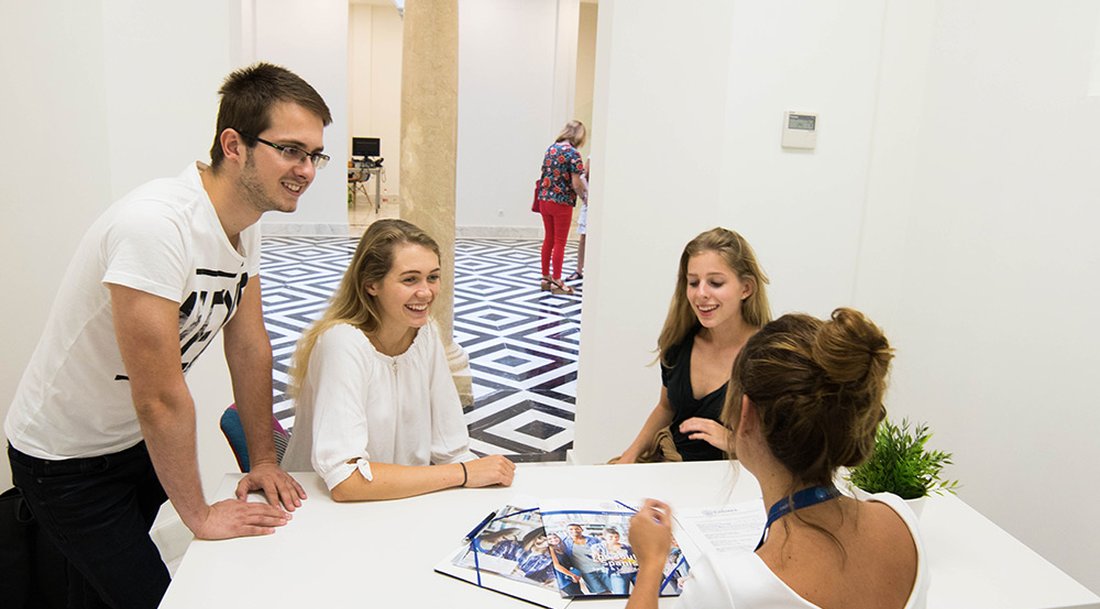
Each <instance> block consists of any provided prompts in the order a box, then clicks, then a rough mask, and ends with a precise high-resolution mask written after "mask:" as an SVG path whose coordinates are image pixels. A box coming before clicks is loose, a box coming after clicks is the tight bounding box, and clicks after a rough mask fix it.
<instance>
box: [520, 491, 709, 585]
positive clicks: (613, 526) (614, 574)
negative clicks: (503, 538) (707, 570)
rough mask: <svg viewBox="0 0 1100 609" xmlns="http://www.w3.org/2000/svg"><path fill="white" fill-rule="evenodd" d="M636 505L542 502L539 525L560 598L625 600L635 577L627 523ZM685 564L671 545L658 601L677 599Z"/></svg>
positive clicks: (684, 572)
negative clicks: (551, 559)
mask: <svg viewBox="0 0 1100 609" xmlns="http://www.w3.org/2000/svg"><path fill="white" fill-rule="evenodd" d="M641 503H642V502H641V501H631V502H623V501H614V500H612V501H592V500H563V499H554V500H545V501H543V502H542V504H541V508H542V524H543V526H544V527H545V530H546V533H547V536H548V538H549V539H550V541H551V548H552V549H553V548H556V551H553V550H552V556H553V557H554V558H555V567H558V570H557V573H556V577H557V579H558V585H559V587H560V588H561V593H562V594H563V595H565V596H569V597H578V596H596V595H614V596H628V595H629V594H630V591H631V589H632V588H633V587H634V581H635V578H636V577H637V575H638V560H637V559H636V558H635V557H634V551H633V550H632V549H631V547H630V541H629V538H630V518H631V517H632V516H634V513H635V512H637V511H638V507H639V506H640V505H641ZM688 569H689V566H688V562H687V560H686V559H685V558H684V556H683V552H682V551H681V549H680V546H679V545H678V544H677V543H676V540H675V539H673V541H672V549H671V550H670V551H669V554H668V559H667V560H666V561H665V565H664V569H662V572H663V575H664V577H663V579H662V580H661V596H676V595H678V594H680V589H681V584H682V582H683V579H684V578H685V577H686V576H687V573H688Z"/></svg>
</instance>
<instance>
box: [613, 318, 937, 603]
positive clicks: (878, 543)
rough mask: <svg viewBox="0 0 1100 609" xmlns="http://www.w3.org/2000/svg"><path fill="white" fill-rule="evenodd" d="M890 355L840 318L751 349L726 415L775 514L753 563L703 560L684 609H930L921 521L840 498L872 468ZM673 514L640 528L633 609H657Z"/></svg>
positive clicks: (777, 329) (770, 330) (635, 527)
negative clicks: (844, 476)
mask: <svg viewBox="0 0 1100 609" xmlns="http://www.w3.org/2000/svg"><path fill="white" fill-rule="evenodd" d="M892 357H893V350H892V349H891V348H890V345H889V343H888V342H887V340H886V337H885V336H884V335H883V334H882V331H881V330H879V328H878V327H877V326H875V325H874V324H873V323H872V322H871V321H870V320H868V319H867V318H866V317H864V316H863V314H861V313H860V312H858V311H855V310H852V309H837V310H835V311H833V314H832V316H831V318H830V319H829V320H827V321H822V320H819V319H816V318H813V317H810V316H808V315H784V316H783V317H781V318H779V319H777V320H775V321H773V322H771V323H770V324H768V325H767V326H765V327H764V328H763V329H762V330H761V331H760V332H758V333H757V334H756V335H755V336H753V337H752V338H751V339H749V341H748V343H747V344H746V345H745V348H744V349H742V351H741V354H740V355H739V356H738V357H737V361H736V362H735V364H734V366H733V374H732V377H731V379H730V386H729V390H728V392H727V396H726V408H725V411H724V414H723V417H724V420H725V424H726V426H727V427H728V429H729V438H730V442H731V445H732V446H733V447H734V448H735V449H736V452H737V457H738V459H739V460H740V462H741V464H742V465H743V466H744V468H745V469H746V470H748V471H749V472H750V473H752V474H753V475H754V476H755V477H756V479H757V480H758V481H759V482H760V490H761V492H762V494H763V499H764V505H765V506H770V509H769V510H768V524H767V525H766V526H765V528H764V531H763V535H762V537H761V541H760V544H759V545H758V546H757V548H756V551H755V552H753V553H749V552H746V553H744V554H738V555H723V556H712V555H706V556H704V557H703V559H702V560H700V561H697V563H696V564H693V565H692V570H691V575H690V576H689V578H688V580H687V582H686V583H685V585H684V590H683V593H682V595H681V596H680V598H679V599H678V604H677V607H681V608H695V607H700V608H701V607H706V608H707V609H716V608H720V607H737V608H739V609H751V608H753V607H819V608H821V609H840V608H844V609H864V608H866V609H870V608H874V609H920V608H923V607H924V606H925V598H926V595H927V590H928V575H927V566H926V564H925V559H924V550H923V546H922V544H921V540H920V536H919V534H918V532H917V520H916V516H915V515H914V514H913V512H912V510H910V509H909V507H908V506H907V505H905V502H904V501H902V500H901V499H900V498H898V497H896V496H895V495H891V494H889V493H879V494H876V495H872V496H871V498H870V499H869V500H867V501H858V500H856V499H852V498H849V497H846V496H843V495H841V494H840V493H839V491H837V489H836V487H835V486H834V485H833V479H834V476H835V475H836V470H837V468H839V467H841V466H845V467H852V466H855V465H858V464H860V463H862V462H863V461H864V460H866V459H867V458H868V457H869V456H870V454H871V451H872V450H873V448H874V443H875V430H876V428H877V426H878V424H879V422H880V421H881V420H882V419H883V417H884V416H885V409H884V408H883V402H882V400H883V394H884V393H885V390H886V374H887V371H888V369H889V365H890V360H891V358H892ZM670 526H671V511H670V510H669V507H668V506H667V505H666V504H664V503H661V502H660V501H654V500H652V499H651V500H648V501H646V503H645V505H644V506H643V508H642V509H641V510H640V511H639V512H638V514H637V515H636V516H635V517H634V518H633V519H632V520H631V523H630V542H631V545H632V546H633V548H634V553H635V555H636V556H637V557H638V562H639V574H638V578H637V584H636V587H635V592H634V594H633V595H632V596H631V598H630V602H629V604H628V605H627V607H628V608H629V609H643V608H646V607H656V606H657V595H658V587H659V586H660V583H661V568H662V567H663V566H664V559H665V556H667V555H668V551H669V547H670V540H671V528H670Z"/></svg>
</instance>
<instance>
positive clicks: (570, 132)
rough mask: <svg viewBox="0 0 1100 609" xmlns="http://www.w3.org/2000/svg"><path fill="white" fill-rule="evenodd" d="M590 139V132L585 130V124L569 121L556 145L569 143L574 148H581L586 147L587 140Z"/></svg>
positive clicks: (559, 135)
mask: <svg viewBox="0 0 1100 609" xmlns="http://www.w3.org/2000/svg"><path fill="white" fill-rule="evenodd" d="M587 138H588V130H587V129H585V128H584V123H582V122H580V121H569V122H568V123H565V126H564V127H562V129H561V133H559V134H558V137H557V138H556V139H555V140H554V143H555V144H556V143H558V142H569V143H570V144H573V147H574V148H580V147H581V146H584V142H585V140H586V139H587Z"/></svg>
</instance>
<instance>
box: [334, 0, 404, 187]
mask: <svg viewBox="0 0 1100 609" xmlns="http://www.w3.org/2000/svg"><path fill="white" fill-rule="evenodd" d="M349 9H350V13H349V15H348V87H349V93H350V95H349V100H350V102H349V107H348V112H349V119H350V120H349V124H350V125H351V136H352V137H377V138H381V140H382V142H381V144H382V150H381V152H382V157H383V158H384V159H385V162H384V163H383V166H384V167H385V169H386V180H385V182H384V183H383V184H382V196H383V197H385V196H388V195H393V196H397V193H398V192H400V185H401V184H400V182H399V178H400V174H401V53H402V28H403V25H402V21H401V17H400V16H399V15H398V14H397V8H395V7H394V5H393V3H390V4H389V5H387V6H377V5H371V4H352V5H351V6H350V7H349ZM347 146H348V150H349V152H348V154H351V152H350V150H351V149H350V146H351V139H350V138H348V141H347ZM371 188H372V189H373V185H372V187H371ZM372 192H373V190H372Z"/></svg>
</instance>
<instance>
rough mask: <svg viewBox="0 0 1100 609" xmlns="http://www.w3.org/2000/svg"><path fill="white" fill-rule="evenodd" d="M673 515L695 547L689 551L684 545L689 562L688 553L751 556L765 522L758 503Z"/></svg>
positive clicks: (752, 502)
mask: <svg viewBox="0 0 1100 609" xmlns="http://www.w3.org/2000/svg"><path fill="white" fill-rule="evenodd" d="M674 515H675V517H676V521H677V522H678V523H679V524H680V527H681V528H682V529H683V531H684V532H685V533H687V535H688V537H689V538H690V539H691V541H692V542H693V544H692V545H694V546H695V547H694V548H690V549H689V546H688V545H687V544H685V545H684V552H685V553H686V554H687V557H688V560H689V561H690V560H692V559H693V558H695V557H693V556H692V550H696V551H701V552H705V553H710V554H730V553H739V552H752V551H753V550H754V549H755V548H756V544H757V543H758V542H759V541H760V534H761V533H762V532H763V531H764V523H765V522H767V520H768V518H767V515H766V514H765V513H764V506H763V504H762V503H761V502H760V501H745V502H742V503H735V504H732V505H723V506H716V507H711V508H696V509H681V510H678V511H676V512H675V513H674Z"/></svg>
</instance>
